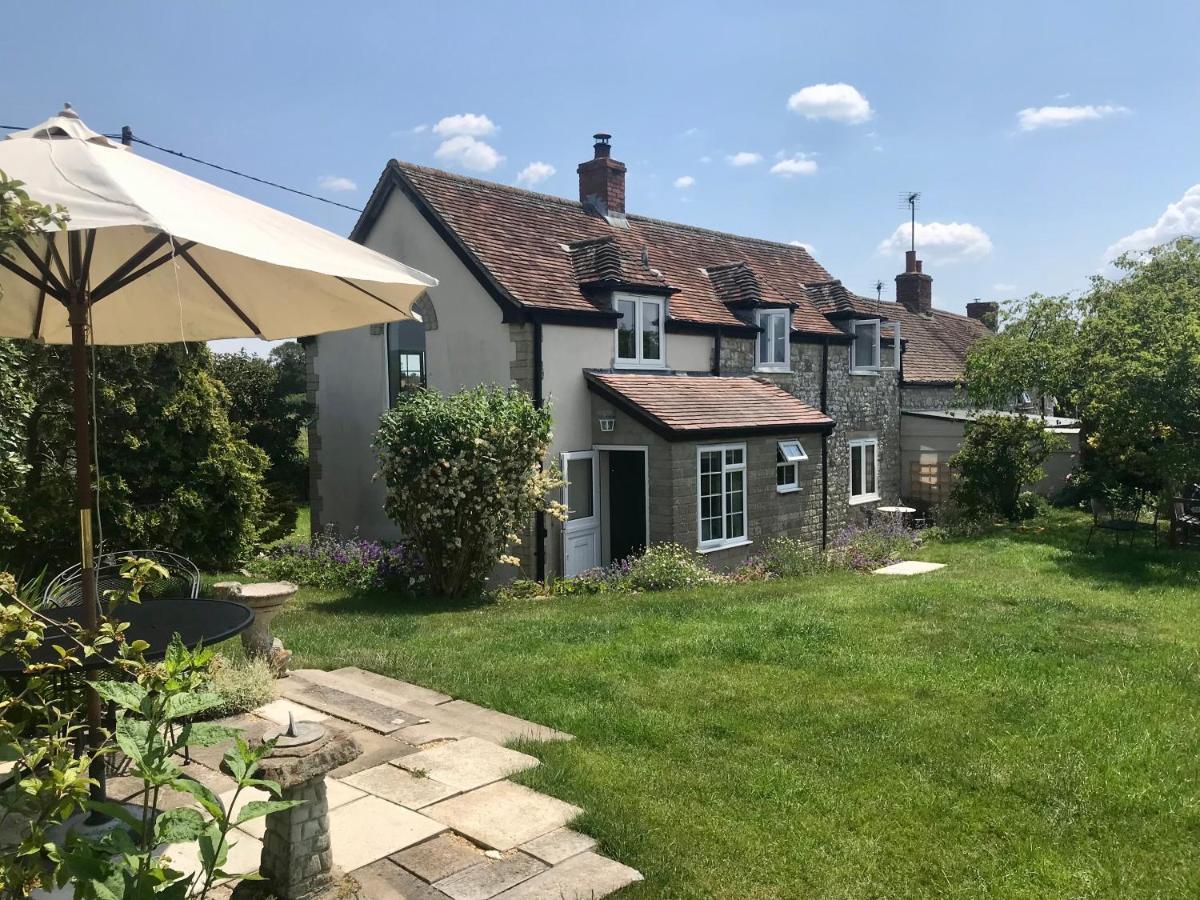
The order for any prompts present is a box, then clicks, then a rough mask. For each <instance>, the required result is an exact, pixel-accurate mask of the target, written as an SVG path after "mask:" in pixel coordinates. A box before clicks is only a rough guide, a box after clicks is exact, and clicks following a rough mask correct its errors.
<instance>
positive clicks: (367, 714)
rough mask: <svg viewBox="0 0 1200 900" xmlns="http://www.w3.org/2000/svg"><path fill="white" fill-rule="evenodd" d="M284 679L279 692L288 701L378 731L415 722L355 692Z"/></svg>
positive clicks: (386, 730)
mask: <svg viewBox="0 0 1200 900" xmlns="http://www.w3.org/2000/svg"><path fill="white" fill-rule="evenodd" d="M287 682H288V683H287V684H285V685H284V686H283V688H282V693H283V696H285V697H287V698H288V699H289V700H294V701H295V702H297V703H303V704H305V705H306V706H311V707H313V708H315V709H319V710H321V711H322V712H326V713H328V714H329V715H331V716H337V717H338V718H339V719H346V720H348V721H350V722H356V723H358V724H359V725H365V726H366V727H367V728H370V729H372V730H373V731H378V732H380V733H381V734H391V733H392V732H393V731H395V730H396V729H397V728H399V727H400V726H401V725H413V724H416V722H417V718H416V717H415V716H409V715H407V714H406V713H404V712H402V711H401V710H400V709H397V708H396V707H392V706H384V705H383V704H382V703H376V702H375V701H374V700H368V699H367V698H366V697H360V696H358V695H357V694H349V693H347V692H346V691H342V690H338V689H337V688H335V687H329V686H328V685H324V684H314V683H313V682H311V681H305V680H304V679H303V678H300V677H299V676H296V675H293V676H291V677H289V678H288V679H287ZM297 718H299V717H297Z"/></svg>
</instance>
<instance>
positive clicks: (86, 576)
mask: <svg viewBox="0 0 1200 900" xmlns="http://www.w3.org/2000/svg"><path fill="white" fill-rule="evenodd" d="M84 277H86V276H84ZM84 277H80V278H79V280H78V283H77V284H76V285H75V286H74V288H73V289H72V291H71V302H70V303H69V304H68V306H67V313H68V321H69V322H70V325H71V377H72V401H73V405H74V412H75V504H76V506H77V507H78V508H79V563H80V582H81V586H82V588H83V591H82V593H83V625H84V627H85V628H87V629H88V630H89V631H94V630H95V629H96V628H97V627H98V625H99V621H100V603H99V597H98V596H97V593H96V565H95V560H94V559H93V554H92V446H91V445H92V442H91V423H90V420H89V410H88V394H89V392H88V356H87V321H88V297H87V294H86V289H85V288H84V287H83V283H84ZM84 696H85V698H86V701H87V741H88V747H89V748H90V749H91V750H93V751H95V750H96V749H98V748H99V747H100V744H101V741H102V736H101V732H100V722H101V710H100V695H99V694H97V693H96V691H95V690H94V689H93V688H92V687H91V686H90V685H88V686H86V687H85V689H84ZM88 774H89V776H90V777H91V778H92V779H93V782H94V783H93V784H92V788H91V796H92V799H93V800H98V801H102V800H105V799H106V794H107V791H106V785H105V775H104V760H103V759H102V758H96V759H94V760H93V761H92V765H91V769H90V770H89V772H88ZM97 817H99V818H100V819H103V818H104V817H103V816H102V815H101V814H98V813H93V815H92V817H91V818H90V819H89V822H90V821H92V820H93V819H96V818H97Z"/></svg>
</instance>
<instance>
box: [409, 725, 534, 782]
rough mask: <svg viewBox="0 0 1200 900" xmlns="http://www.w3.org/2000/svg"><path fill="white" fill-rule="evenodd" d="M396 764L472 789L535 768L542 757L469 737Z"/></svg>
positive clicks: (425, 751)
mask: <svg viewBox="0 0 1200 900" xmlns="http://www.w3.org/2000/svg"><path fill="white" fill-rule="evenodd" d="M395 764H396V765H397V766H400V767H401V768H402V769H407V770H408V771H410V772H421V771H424V772H425V774H426V775H428V776H429V777H430V778H433V779H436V780H437V781H440V782H442V783H443V784H448V785H450V786H451V787H455V788H458V789H459V790H460V791H469V790H472V789H474V788H477V787H483V786H484V785H485V784H490V783H491V782H493V781H499V780H500V779H501V778H507V777H508V776H509V775H512V774H514V773H515V772H522V771H524V770H525V769H532V768H533V767H535V766H536V765H538V761H537V759H536V758H535V757H532V756H530V755H528V754H527V753H518V752H517V751H516V750H509V749H508V748H506V747H501V746H500V745H499V744H493V743H492V742H491V741H485V740H481V739H480V738H476V737H468V738H463V739H462V740H461V741H454V742H453V743H450V744H443V745H441V746H440V747H431V748H430V749H428V750H421V751H418V752H417V753H412V754H410V755H408V756H404V757H401V758H400V759H398V760H396V763H395Z"/></svg>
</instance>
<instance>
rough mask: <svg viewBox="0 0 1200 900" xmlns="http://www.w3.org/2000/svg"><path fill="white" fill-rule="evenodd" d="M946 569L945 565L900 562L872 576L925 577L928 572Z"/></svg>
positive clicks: (885, 567) (878, 570)
mask: <svg viewBox="0 0 1200 900" xmlns="http://www.w3.org/2000/svg"><path fill="white" fill-rule="evenodd" d="M944 568H946V564H945V563H931V562H916V561H909V562H898V563H892V564H891V565H890V566H884V567H883V568H882V569H876V570H875V571H874V572H872V573H871V574H872V575H924V574H925V573H926V572H936V571H937V570H938V569H944Z"/></svg>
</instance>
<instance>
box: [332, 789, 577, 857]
mask: <svg viewBox="0 0 1200 900" xmlns="http://www.w3.org/2000/svg"><path fill="white" fill-rule="evenodd" d="M359 802H362V801H359ZM351 806H353V804H351ZM582 812H583V810H581V809H580V808H579V807H578V806H572V805H571V804H570V803H563V801H561V800H556V799H555V798H554V797H547V796H546V795H545V794H539V793H538V792H537V791H531V790H530V789H529V788H527V787H524V786H522V785H519V784H513V783H512V782H511V781H496V782H493V783H492V784H489V785H487V786H486V787H481V788H477V789H476V790H473V791H470V792H468V793H466V794H460V795H459V796H457V797H451V798H450V799H449V800H443V801H442V802H440V803H435V804H434V805H433V806H427V807H425V809H424V814H425V815H427V816H429V817H430V818H432V819H436V820H437V821H439V822H443V823H445V824H446V825H449V826H450V827H451V828H453V829H454V830H455V831H457V832H459V833H460V834H465V835H466V836H467V837H469V838H470V839H471V840H473V841H476V842H477V843H480V844H483V845H485V846H487V847H492V848H493V849H495V850H500V851H504V850H512V849H513V848H514V847H516V846H518V845H519V844H524V843H527V842H529V841H532V840H533V839H534V838H536V837H541V836H542V835H543V834H547V833H549V832H551V831H554V830H555V829H557V828H561V827H563V826H564V825H566V824H567V823H568V822H570V821H571V820H572V819H574V818H575V817H576V816H578V815H579V814H580V813H582Z"/></svg>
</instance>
